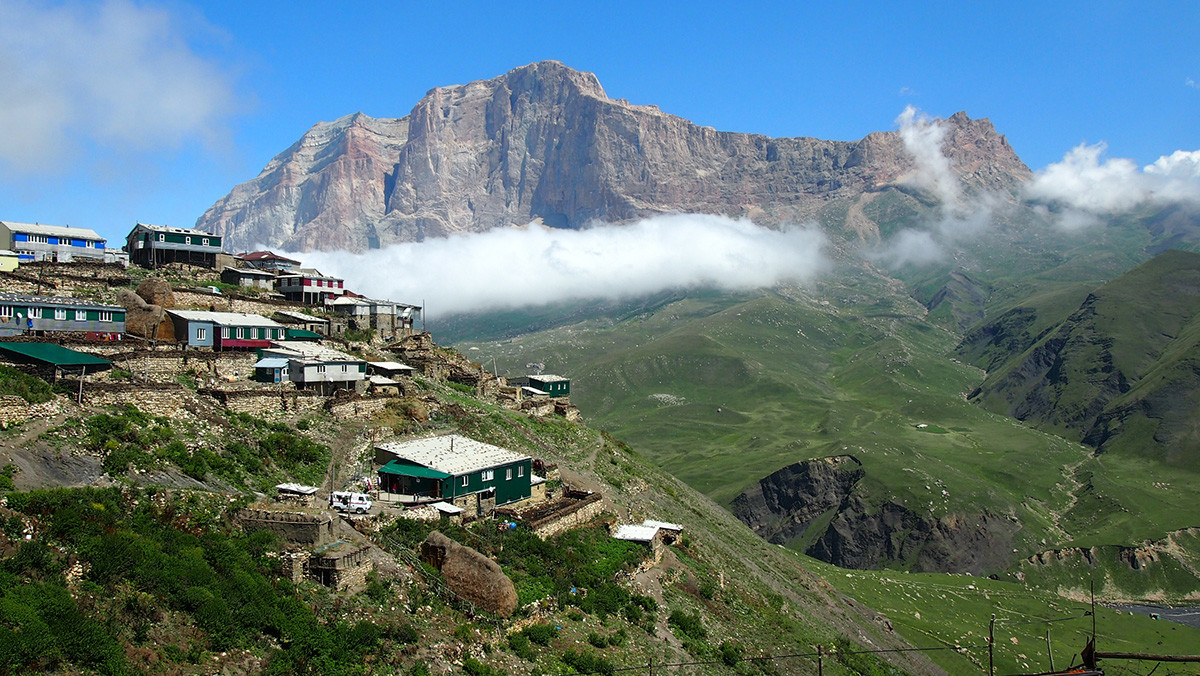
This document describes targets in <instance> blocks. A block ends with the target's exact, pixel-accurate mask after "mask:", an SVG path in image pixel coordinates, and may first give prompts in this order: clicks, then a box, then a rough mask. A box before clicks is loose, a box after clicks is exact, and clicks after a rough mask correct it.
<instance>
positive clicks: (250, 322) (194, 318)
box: [167, 310, 285, 329]
mask: <svg viewBox="0 0 1200 676" xmlns="http://www.w3.org/2000/svg"><path fill="white" fill-rule="evenodd" d="M167 314H169V315H175V316H176V317H179V318H181V319H186V320H188V321H189V322H212V323H213V324H216V325H217V326H262V327H267V328H272V329H282V328H285V327H284V325H283V324H280V323H279V322H277V321H275V320H274V319H267V318H266V317H264V316H262V315H252V314H246V313H245V312H207V311H202V310H167Z"/></svg>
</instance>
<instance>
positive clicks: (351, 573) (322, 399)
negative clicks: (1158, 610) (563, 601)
mask: <svg viewBox="0 0 1200 676" xmlns="http://www.w3.org/2000/svg"><path fill="white" fill-rule="evenodd" d="M0 236H2V237H4V238H6V242H5V245H6V246H7V250H5V251H0V261H3V268H2V269H0V360H2V363H3V365H6V366H9V367H11V368H14V369H17V370H20V371H22V372H25V373H27V374H30V375H34V376H37V377H39V378H42V379H44V380H46V381H47V382H50V383H55V384H58V385H59V386H60V391H64V392H69V393H70V394H60V395H59V396H58V397H56V398H55V399H53V400H51V401H49V402H47V403H43V404H37V405H34V406H30V405H29V403H28V402H26V401H25V400H24V399H22V398H21V397H19V396H15V395H4V396H0V423H2V424H4V425H6V426H7V425H11V424H17V423H27V422H29V421H31V420H33V419H37V418H52V417H54V416H56V415H61V414H64V413H71V414H75V415H78V414H81V413H82V412H84V411H93V412H94V411H100V410H104V409H106V408H109V409H113V408H115V409H118V410H119V409H121V408H123V407H130V406H132V407H135V408H136V409H138V410H140V411H143V412H146V413H149V414H151V415H154V416H165V417H167V418H180V417H187V416H189V415H192V413H191V412H192V411H197V410H203V409H205V408H214V407H217V408H223V409H226V410H228V411H230V412H233V413H241V414H252V415H254V416H259V417H262V418H281V417H282V418H286V417H292V418H295V417H297V416H302V415H304V414H305V413H308V412H314V411H324V412H327V413H328V414H330V415H331V416H333V417H334V418H336V419H341V420H357V421H363V424H364V426H365V427H366V428H367V433H366V435H365V437H363V439H365V441H364V442H363V443H359V444H357V445H356V446H355V448H353V449H350V451H349V452H348V453H347V454H345V455H343V456H341V457H337V456H335V457H334V458H333V460H332V462H331V466H330V468H329V471H328V473H327V476H326V480H325V482H324V483H323V484H322V485H320V486H310V485H304V484H301V483H295V482H284V483H281V484H278V485H277V486H275V488H274V490H273V491H272V494H270V495H265V494H264V495H260V496H259V499H258V500H256V501H255V502H254V503H253V504H252V505H250V506H248V507H246V508H244V509H242V510H241V511H240V512H239V513H238V516H237V522H238V524H239V525H240V526H241V527H242V528H244V529H246V530H247V531H254V530H270V531H273V532H275V533H276V534H278V535H280V536H282V537H283V538H285V539H286V541H287V542H288V543H290V546H289V549H288V553H287V555H286V556H284V557H283V558H282V559H281V561H283V563H284V564H286V565H282V564H281V571H284V572H285V573H286V576H287V577H289V578H292V579H293V580H295V581H300V580H301V579H305V578H309V579H314V580H317V581H319V582H321V583H322V584H325V585H327V586H329V587H331V588H334V589H338V590H342V589H349V590H360V589H362V588H363V587H364V585H365V584H366V580H367V576H368V574H369V573H370V572H371V571H372V569H373V567H374V565H375V562H376V561H377V560H378V556H371V555H368V551H369V550H370V549H371V547H370V546H369V544H368V543H367V541H366V540H365V539H364V538H362V536H361V535H360V534H358V533H355V532H354V531H352V530H351V531H348V530H347V529H344V528H338V527H337V525H336V523H335V521H336V520H337V516H336V513H337V512H344V513H345V514H343V516H344V518H345V519H347V520H348V521H349V522H352V523H353V522H363V521H372V522H373V521H377V520H380V519H382V520H383V521H384V522H386V521H387V520H388V519H389V518H395V516H398V515H403V516H404V517H406V518H415V519H423V520H434V521H442V522H443V523H456V524H457V523H464V522H471V521H475V520H477V519H492V518H494V519H497V520H498V522H499V523H500V525H501V527H513V528H515V527H517V524H518V523H521V524H522V527H527V528H530V529H532V530H533V532H535V533H537V534H538V535H540V536H543V537H545V536H549V535H553V534H555V533H559V532H562V531H563V530H564V529H567V528H570V527H573V526H576V525H578V524H581V523H585V522H587V521H589V520H591V519H593V518H595V517H596V516H597V515H598V514H599V513H600V512H601V511H602V510H603V509H604V508H605V504H604V501H603V498H602V496H601V495H600V494H599V493H598V492H594V491H591V490H587V489H581V488H577V487H573V486H572V485H571V484H570V483H569V481H564V479H563V475H562V474H560V471H559V467H558V466H557V465H555V464H553V463H545V462H543V461H542V460H541V459H539V458H532V457H530V456H528V455H525V454H522V453H518V452H515V451H512V450H508V449H505V448H501V447H498V446H495V445H492V444H487V443H483V442H481V441H477V440H475V439H471V438H468V437H465V436H461V435H457V434H445V433H441V434H434V435H432V436H431V435H429V434H427V433H421V432H417V433H415V434H406V435H396V434H395V433H394V432H393V431H392V430H390V429H388V428H387V427H383V426H377V427H371V426H369V424H368V421H369V420H370V419H372V418H373V417H374V416H376V415H377V414H379V413H380V412H382V411H385V410H386V409H387V408H388V407H389V405H391V406H393V407H394V406H396V404H397V403H398V402H405V403H404V404H402V405H403V406H404V407H405V410H407V411H410V412H411V415H412V417H413V418H414V419H415V420H417V421H418V422H428V420H429V418H431V417H435V416H436V415H437V414H438V412H437V407H438V405H439V404H438V400H437V399H436V398H434V397H427V396H423V394H422V385H421V382H422V381H423V380H424V379H429V380H437V381H445V382H449V383H452V384H454V385H455V386H457V387H459V388H464V390H465V391H468V392H470V393H472V394H473V395H475V396H478V397H480V398H483V399H486V400H489V401H492V402H495V403H497V404H498V405H501V406H503V407H505V408H507V409H511V410H514V411H520V412H522V413H524V414H526V415H529V416H535V417H536V416H557V417H561V418H563V419H566V420H572V421H574V420H579V417H580V416H579V410H578V409H577V408H576V407H575V406H573V405H572V404H571V402H570V385H571V383H570V380H569V379H568V378H565V377H562V376H558V375H551V374H544V373H531V374H527V375H521V376H517V377H503V376H499V375H496V374H493V373H489V372H488V371H486V370H485V369H484V368H483V367H482V366H481V365H480V364H477V363H474V362H471V361H469V360H467V359H466V358H464V357H463V356H461V355H460V354H458V353H456V352H454V351H452V350H447V349H443V348H441V347H439V346H437V345H436V344H435V343H434V342H433V338H432V336H431V335H430V334H429V333H427V332H424V331H422V330H421V329H420V328H419V325H418V322H419V321H420V320H421V310H422V308H421V307H420V306H418V305H413V304H410V303H404V302H397V301H393V300H380V299H372V298H368V297H365V296H362V295H360V294H358V293H355V292H354V291H353V290H352V289H348V288H346V287H345V284H344V280H342V279H338V278H336V277H332V276H329V275H325V274H322V273H321V272H320V271H318V270H315V269H312V268H306V267H303V264H302V263H301V261H298V260H294V259H292V258H288V257H286V256H282V255H279V254H276V253H273V252H270V251H256V252H248V253H241V254H236V255H235V254H230V253H228V252H226V251H223V250H222V242H221V238H220V237H218V236H216V235H212V234H209V233H205V232H201V231H197V230H189V229H183V228H173V227H165V226H155V225H147V224H143V223H138V224H137V225H136V226H135V227H134V228H133V230H132V231H130V233H129V235H128V237H127V240H126V244H125V246H124V247H123V249H121V250H113V249H111V248H109V247H108V246H107V242H106V241H105V240H104V239H103V238H101V237H99V236H98V235H97V234H96V233H95V232H93V231H91V230H87V229H83V228H74V227H65V226H47V225H40V224H25V223H14V222H8V221H0ZM138 280H140V281H138ZM63 385H66V386H67V387H62V386H63ZM356 441H357V440H356ZM9 460H10V461H11V460H12V458H10V459H9ZM339 463H340V464H341V465H342V466H341V467H339V466H337V465H338V464H339ZM18 471H20V468H18ZM138 471H139V470H136V469H134V470H132V474H133V475H135V476H136V475H137V473H138ZM111 478H114V479H115V478H118V477H111ZM194 478H197V479H203V476H200V477H194ZM147 480H148V479H147ZM189 484H190V485H192V486H199V483H197V482H195V481H192V482H186V483H185V484H183V485H189ZM357 527H359V528H361V529H367V528H370V527H369V526H363V525H361V523H360V524H359V525H358V526H357ZM681 531H682V527H681V526H679V525H677V524H671V523H665V522H658V521H653V520H647V521H645V522H644V523H642V524H638V525H626V526H622V527H620V528H617V529H615V530H614V531H613V536H614V537H616V538H620V539H624V540H630V541H634V542H639V543H644V544H645V545H646V547H648V548H649V551H651V552H652V559H651V560H653V561H656V560H658V559H659V558H661V555H662V549H661V548H662V545H663V544H664V543H667V542H671V541H674V539H675V538H677V537H678V536H679V535H680V533H681ZM426 550H428V551H427V552H426V554H428V555H427V556H425V555H423V556H424V558H426V559H427V560H428V561H429V562H431V563H434V564H436V565H437V567H438V568H440V569H443V571H444V572H445V576H446V581H447V584H448V585H449V586H450V587H451V589H452V590H453V591H454V592H455V594H457V595H458V596H459V597H461V598H463V599H466V600H467V601H469V602H470V603H473V604H475V605H477V606H479V607H480V608H483V609H485V610H486V611H488V612H491V613H496V614H498V615H501V616H507V615H510V614H511V613H512V612H513V610H514V609H515V608H516V598H517V597H516V595H515V593H514V592H513V588H512V583H511V582H509V581H508V580H507V578H505V577H504V574H503V573H502V572H501V571H500V569H499V567H498V566H497V565H496V564H495V563H494V562H492V561H491V560H489V559H487V558H486V557H484V556H482V555H480V554H478V553H476V552H474V551H473V550H469V549H468V548H465V547H453V548H450V547H448V545H447V544H446V543H445V542H441V543H440V544H438V543H435V544H431V545H430V546H429V547H427V548H426ZM448 557H449V559H450V560H455V559H456V557H457V558H463V557H465V558H466V560H467V561H468V565H467V568H466V570H467V572H465V573H462V574H460V575H454V574H451V573H450V572H449V571H450V570H451V569H452V568H453V567H451V568H446V566H445V561H446V560H447V558H448ZM480 576H483V577H485V578H488V579H489V581H488V582H486V583H480V580H479V577H480ZM497 580H498V581H497Z"/></svg>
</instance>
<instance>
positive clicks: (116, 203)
mask: <svg viewBox="0 0 1200 676" xmlns="http://www.w3.org/2000/svg"><path fill="white" fill-rule="evenodd" d="M810 4H814V5H815V4H817V3H739V4H731V3H711V2H691V3H645V2H638V3H620V2H610V3H577V2H555V3H530V2H526V3H445V6H442V4H441V3H425V2H422V3H406V2H387V3H383V2H355V3H308V2H287V3H283V2H251V3H247V2H244V1H243V2H194V3H188V2H179V1H171V2H140V3H134V2H128V1H126V0H120V1H118V0H105V1H102V2H86V3H80V2H59V3H28V2H18V1H14V0H0V219H5V220H16V221H38V222H42V223H54V224H69V225H75V226H80V227H90V228H93V229H95V230H97V231H99V232H100V233H101V234H103V235H106V236H108V237H109V238H110V239H119V238H121V237H123V236H124V234H125V233H126V232H127V231H128V230H129V229H130V228H131V227H132V225H133V223H134V222H135V221H138V220H141V221H145V222H151V223H165V224H169V225H178V226H185V227H190V226H191V225H192V224H193V223H194V221H195V219H196V217H197V216H199V215H200V214H201V213H202V212H203V211H204V209H206V208H207V207H208V206H210V205H211V204H212V203H213V202H214V201H216V200H217V199H218V198H220V197H221V196H222V195H224V194H225V193H226V192H228V191H229V190H230V189H231V188H232V187H233V186H234V185H236V184H237V183H240V182H242V181H245V180H248V179H250V178H253V177H254V176H255V175H257V173H258V172H259V171H260V170H261V169H262V167H263V166H264V165H265V164H266V163H267V162H268V161H269V160H270V158H271V157H273V156H274V155H275V154H276V153H278V152H280V151H282V150H283V149H285V148H286V147H287V146H289V145H290V144H291V143H292V142H294V141H295V140H296V139H297V138H298V137H299V136H300V135H301V134H302V133H303V132H304V131H305V130H306V129H307V128H309V127H310V126H312V124H314V123H316V122H318V121H321V120H331V119H334V118H336V117H339V116H341V115H345V114H347V113H352V112H355V111H362V112H365V113H367V114H369V115H373V116H377V117H399V116H402V115H405V114H407V113H408V111H409V110H410V109H411V107H412V106H413V104H415V103H416V101H417V100H418V99H419V98H420V97H421V96H422V95H423V94H424V93H425V92H426V91H427V90H429V89H430V88H432V87H435V86H439V85H447V84H456V83H463V82H468V81H470V80H475V79H484V78H490V77H494V76H496V75H499V74H501V73H504V72H505V71H507V70H510V69H511V68H514V67H516V66H519V65H523V64H526V63H530V62H532V61H538V60H542V59H557V60H560V61H563V62H564V63H566V64H567V65H569V66H571V67H574V68H577V69H580V70H588V71H592V72H594V73H596V75H597V76H598V77H599V79H600V82H601V83H602V84H603V85H604V87H605V89H606V90H607V92H608V94H609V95H610V96H612V97H614V98H625V99H628V100H630V101H632V102H634V103H641V104H656V105H658V106H659V107H660V108H662V109H663V110H664V111H666V112H669V113H672V114H675V115H679V116H682V117H685V118H687V119H689V120H692V121H693V122H696V123H698V124H703V125H708V126H712V127H716V128H717V129H723V130H731V131H743V132H757V133H762V134H767V135H770V136H813V137H818V138H830V139H839V140H855V139H858V138H861V137H863V136H864V135H866V134H868V133H870V132H872V131H878V130H888V129H894V128H896V118H897V116H898V115H899V114H900V113H901V111H902V110H903V109H904V108H905V106H907V105H912V106H915V107H917V108H919V109H920V110H922V111H924V112H925V113H927V114H929V115H933V116H938V117H945V116H949V115H951V114H953V113H954V112H956V111H959V110H965V111H966V112H967V114H968V115H970V116H971V117H988V118H990V119H991V120H992V121H993V123H994V124H995V125H996V127H997V129H998V130H999V131H1000V132H1001V133H1003V134H1006V135H1007V136H1008V139H1009V141H1010V142H1011V143H1012V145H1013V146H1014V148H1015V149H1016V150H1017V152H1018V153H1019V154H1020V156H1021V157H1022V158H1023V159H1024V160H1025V161H1026V162H1027V163H1028V164H1029V165H1030V166H1031V167H1032V168H1034V169H1035V170H1037V169H1042V168H1044V167H1047V166H1048V165H1050V164H1051V163H1055V162H1059V161H1060V160H1062V159H1063V157H1064V155H1065V154H1066V153H1068V152H1069V151H1070V150H1071V149H1072V148H1074V147H1076V146H1078V145H1079V144H1081V143H1088V144H1095V143H1099V142H1104V143H1106V144H1107V151H1106V157H1111V158H1128V159H1129V160H1132V162H1133V163H1136V164H1137V165H1139V166H1144V165H1147V164H1150V163H1152V162H1154V161H1155V160H1156V159H1158V158H1159V157H1160V156H1163V155H1169V154H1171V153H1172V152H1174V151H1176V150H1188V151H1191V150H1196V149H1197V148H1200V138H1198V137H1200V49H1198V48H1197V46H1196V44H1197V43H1196V31H1197V29H1198V28H1200V3H1196V2H1190V1H1189V2H1163V3H1146V2H1096V1H1091V2H1036V3H964V2H955V3H949V2H946V3H940V2H938V3H933V2H925V3H904V4H901V3H863V2H842V3H820V5H821V6H811V7H810V6H808V5H810Z"/></svg>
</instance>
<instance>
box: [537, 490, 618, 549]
mask: <svg viewBox="0 0 1200 676" xmlns="http://www.w3.org/2000/svg"><path fill="white" fill-rule="evenodd" d="M604 506H605V505H604V496H603V495H601V494H599V493H592V494H591V495H588V496H587V497H584V498H582V499H572V498H563V499H562V500H559V501H558V502H555V503H551V504H550V505H546V506H545V507H543V508H539V509H538V510H536V511H535V512H534V513H532V514H531V513H530V512H524V513H522V516H523V517H524V518H525V521H526V525H528V526H529V528H530V530H532V531H533V532H534V534H536V535H537V536H538V537H540V538H543V539H545V538H548V537H552V536H554V535H558V534H559V533H562V532H564V531H568V530H571V529H572V528H576V527H578V526H581V525H583V524H585V523H587V522H589V521H591V520H592V519H595V518H596V517H597V516H599V515H600V513H601V512H603V511H604Z"/></svg>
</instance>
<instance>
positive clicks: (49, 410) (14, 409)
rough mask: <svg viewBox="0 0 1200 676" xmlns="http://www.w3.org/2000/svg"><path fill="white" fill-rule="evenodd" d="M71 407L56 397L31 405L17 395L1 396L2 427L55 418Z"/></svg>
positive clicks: (0, 418)
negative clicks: (37, 419) (38, 419)
mask: <svg viewBox="0 0 1200 676" xmlns="http://www.w3.org/2000/svg"><path fill="white" fill-rule="evenodd" d="M69 406H70V404H69V403H68V402H67V401H66V400H65V399H64V398H62V397H55V398H54V399H51V400H50V401H47V402H44V403H41V404H31V403H29V402H27V401H25V400H24V399H22V398H21V397H18V396H16V395H11V394H6V395H0V427H8V426H9V425H11V424H13V423H23V422H26V421H27V420H31V419H33V418H53V417H55V416H57V415H58V414H60V413H62V412H63V411H64V410H66V408H68V407H69Z"/></svg>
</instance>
